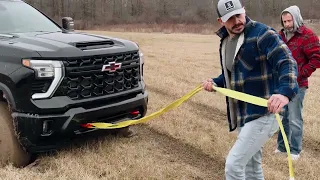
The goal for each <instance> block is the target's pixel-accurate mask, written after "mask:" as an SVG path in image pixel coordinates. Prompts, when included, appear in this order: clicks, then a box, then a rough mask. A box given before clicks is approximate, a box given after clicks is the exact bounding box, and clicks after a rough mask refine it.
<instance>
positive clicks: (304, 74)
mask: <svg viewBox="0 0 320 180" xmlns="http://www.w3.org/2000/svg"><path fill="white" fill-rule="evenodd" d="M279 34H280V35H281V37H282V39H283V41H284V42H285V43H286V44H287V46H288V47H289V49H290V50H291V52H292V55H293V57H294V58H295V60H296V61H297V64H298V84H299V87H308V86H309V83H308V78H309V77H310V76H311V74H312V73H313V72H314V71H315V70H316V69H317V68H320V42H319V38H318V36H317V35H316V34H315V33H314V32H312V30H311V29H309V28H307V27H306V26H304V25H303V26H301V27H300V28H299V29H298V30H297V31H296V32H295V34H294V36H293V37H292V38H291V39H290V40H289V41H287V39H286V37H285V34H284V32H283V29H282V30H281V31H280V32H279Z"/></svg>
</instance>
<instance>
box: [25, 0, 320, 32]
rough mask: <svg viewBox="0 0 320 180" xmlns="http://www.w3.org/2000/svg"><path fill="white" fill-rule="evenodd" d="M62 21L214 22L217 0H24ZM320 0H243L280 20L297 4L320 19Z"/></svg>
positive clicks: (85, 25) (255, 12)
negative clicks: (283, 14)
mask: <svg viewBox="0 0 320 180" xmlns="http://www.w3.org/2000/svg"><path fill="white" fill-rule="evenodd" d="M25 1H26V2H28V3H29V4H30V5H32V6H34V7H35V8H37V9H39V10H41V11H42V12H44V13H45V14H46V15H48V16H49V17H51V18H53V19H54V20H56V21H57V22H58V23H60V21H61V20H60V19H61V18H62V17H64V16H69V17H72V18H73V19H74V20H75V23H76V25H77V28H78V29H90V28H94V27H103V26H107V25H110V24H141V23H146V24H151V23H157V24H215V23H217V22H216V19H217V13H216V4H217V1H218V0H25ZM319 1H320V0H304V1H301V0H282V1H280V0H243V3H244V5H245V7H246V11H247V15H248V16H250V18H252V19H254V20H257V21H261V22H264V23H267V24H273V23H279V21H280V13H281V11H282V10H283V9H284V8H286V7H288V6H290V5H298V6H299V7H300V10H301V13H302V16H303V18H304V19H320V13H318V12H317V10H319V9H320V3H319Z"/></svg>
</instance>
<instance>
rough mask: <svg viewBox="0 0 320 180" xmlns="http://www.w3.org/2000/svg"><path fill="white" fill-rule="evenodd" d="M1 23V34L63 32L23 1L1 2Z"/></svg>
mask: <svg viewBox="0 0 320 180" xmlns="http://www.w3.org/2000/svg"><path fill="white" fill-rule="evenodd" d="M0 22H1V26H0V33H26V32H39V31H44V32H57V31H61V29H60V28H59V27H58V26H56V25H55V24H54V23H53V22H52V21H50V20H49V19H48V18H47V17H45V16H44V15H43V14H41V13H40V12H39V11H37V10H36V9H35V8H33V7H32V6H30V5H28V4H27V3H25V2H21V1H0Z"/></svg>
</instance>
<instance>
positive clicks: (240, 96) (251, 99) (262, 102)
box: [84, 85, 294, 180]
mask: <svg viewBox="0 0 320 180" xmlns="http://www.w3.org/2000/svg"><path fill="white" fill-rule="evenodd" d="M202 89H203V87H202V86H201V85H199V86H198V87H196V88H195V89H194V90H192V91H190V92H189V93H187V94H186V95H184V96H182V97H181V98H180V99H178V100H176V101H174V102H172V103H171V104H169V105H168V106H166V107H164V108H162V109H160V110H159V111H156V112H154V113H152V114H150V115H148V116H145V117H143V118H141V119H138V120H127V121H122V122H119V123H115V124H113V123H99V122H97V123H87V124H85V125H84V127H87V128H96V129H116V128H123V127H126V126H130V125H134V124H139V123H144V122H147V121H149V120H150V119H152V118H155V117H157V116H159V115H161V114H163V113H165V112H167V111H169V110H171V109H173V108H176V107H178V106H180V105H181V104H182V103H183V102H184V101H186V100H188V99H189V98H191V97H192V96H193V95H195V94H197V93H198V92H199V91H201V90H202ZM213 89H214V90H216V91H217V92H219V93H221V94H223V95H225V96H228V97H231V98H234V99H237V100H240V101H244V102H247V103H251V104H255V105H258V106H263V107H267V106H268V105H267V103H268V101H267V100H266V99H263V98H260V97H256V96H252V95H249V94H245V93H241V92H237V91H233V90H230V89H225V88H219V87H215V86H213ZM275 116H276V119H277V121H278V124H279V127H280V131H281V134H282V137H283V140H284V144H285V147H286V150H287V154H288V164H289V174H290V180H294V171H293V167H292V159H291V154H290V148H289V143H288V139H287V136H286V134H285V132H284V129H283V126H282V122H281V120H280V116H279V114H275Z"/></svg>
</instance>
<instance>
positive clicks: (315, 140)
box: [0, 31, 320, 180]
mask: <svg viewBox="0 0 320 180" xmlns="http://www.w3.org/2000/svg"><path fill="white" fill-rule="evenodd" d="M91 33H96V34H103V35H107V36H115V37H120V38H126V39H130V40H133V41H136V42H138V43H139V45H140V47H141V49H142V51H143V53H144V55H145V71H144V72H145V81H146V84H147V88H148V91H149V97H150V99H149V109H148V114H150V113H152V112H155V111H157V110H159V109H160V108H162V107H164V106H165V105H167V104H169V103H171V102H172V101H174V100H176V99H178V98H179V97H181V96H183V95H184V94H186V93H187V92H189V91H191V90H192V89H194V88H195V87H196V86H197V85H198V84H199V83H201V81H202V80H204V79H206V78H208V77H215V76H217V75H218V74H219V73H220V72H221V71H220V64H219V54H218V46H219V39H218V37H217V36H214V35H194V34H160V33H159V34H158V33H125V32H121V33H119V32H102V31H93V32H91ZM319 92H320V71H319V70H318V72H316V73H314V74H313V76H312V78H310V88H309V90H308V91H307V94H306V99H305V104H304V118H305V128H304V144H303V152H302V157H301V159H300V160H299V161H297V162H293V165H294V169H295V177H296V179H297V180H309V179H310V180H312V179H320V178H319V177H318V176H319V174H320V173H319V169H318V165H319V162H320V135H319V133H318V132H319V130H320V119H319V117H320V110H319V107H320V100H319V99H318V97H319ZM225 107H226V106H225V97H224V96H222V95H221V94H217V93H209V92H205V91H200V92H199V93H198V94H196V95H195V96H193V97H192V98H191V99H190V100H189V101H187V102H185V103H184V104H182V105H181V106H180V107H178V108H176V109H174V110H172V111H170V112H168V113H166V114H163V115H162V116H160V117H157V118H155V119H153V120H151V121H149V122H147V123H145V124H139V125H135V126H134V127H133V129H134V130H135V131H136V133H137V135H136V136H134V137H132V138H120V137H115V136H111V135H105V136H93V137H90V138H85V139H80V140H75V142H74V143H73V144H71V145H70V146H68V147H65V148H64V149H62V150H61V151H59V152H57V153H56V154H50V155H42V156H40V157H39V158H38V160H37V161H36V162H35V163H33V164H32V165H30V166H28V167H26V168H23V169H16V168H14V167H12V166H7V167H4V168H0V179H8V180H16V179H30V180H39V179H46V180H47V179H48V180H51V179H70V180H73V179H74V180H75V179H90V180H96V179H196V180H201V179H214V180H219V179H224V163H225V158H226V155H227V153H228V151H229V149H230V148H231V147H232V144H233V142H234V141H235V138H236V135H237V134H236V132H232V133H230V132H228V126H227V121H226V108H225ZM275 146H276V136H273V138H272V139H271V140H270V141H268V143H267V144H266V146H265V147H264V151H263V168H264V174H265V178H266V180H282V179H283V180H287V179H289V173H288V164H287V159H286V157H285V156H282V155H274V154H273V151H274V149H275Z"/></svg>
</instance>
